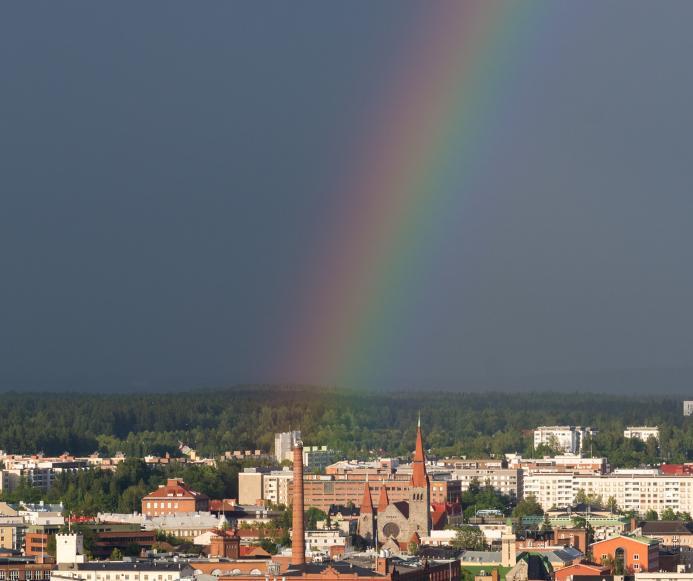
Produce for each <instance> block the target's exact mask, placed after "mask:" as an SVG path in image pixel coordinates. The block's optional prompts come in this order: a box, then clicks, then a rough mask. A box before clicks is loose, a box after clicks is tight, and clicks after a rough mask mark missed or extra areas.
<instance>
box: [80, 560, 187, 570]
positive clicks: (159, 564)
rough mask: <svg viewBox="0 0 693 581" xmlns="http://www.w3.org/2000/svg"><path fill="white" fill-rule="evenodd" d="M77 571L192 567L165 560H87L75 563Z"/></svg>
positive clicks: (183, 568)
mask: <svg viewBox="0 0 693 581" xmlns="http://www.w3.org/2000/svg"><path fill="white" fill-rule="evenodd" d="M76 567H77V570H78V571H103V570H106V571H183V570H185V569H192V567H190V565H188V564H187V563H171V562H165V561H87V562H86V563H77V564H76Z"/></svg>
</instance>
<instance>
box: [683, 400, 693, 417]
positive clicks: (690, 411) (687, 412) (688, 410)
mask: <svg viewBox="0 0 693 581" xmlns="http://www.w3.org/2000/svg"><path fill="white" fill-rule="evenodd" d="M683 415H684V416H693V400H690V399H689V400H686V401H684V402H683Z"/></svg>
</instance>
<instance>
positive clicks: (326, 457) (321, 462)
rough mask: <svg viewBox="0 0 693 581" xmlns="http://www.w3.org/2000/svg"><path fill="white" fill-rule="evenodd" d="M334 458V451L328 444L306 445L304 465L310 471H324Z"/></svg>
mask: <svg viewBox="0 0 693 581" xmlns="http://www.w3.org/2000/svg"><path fill="white" fill-rule="evenodd" d="M333 460H334V452H333V451H332V450H328V449H327V446H304V447H303V467H304V469H305V470H307V471H309V472H313V471H320V472H322V471H324V470H325V468H327V466H329V465H330V464H331V463H332V461H333Z"/></svg>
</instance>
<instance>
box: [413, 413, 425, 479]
mask: <svg viewBox="0 0 693 581" xmlns="http://www.w3.org/2000/svg"><path fill="white" fill-rule="evenodd" d="M411 485H412V486H414V487H416V488H425V487H427V486H428V474H427V473H426V455H425V454H424V448H423V436H422V435H421V418H419V425H418V426H417V427H416V449H415V450H414V460H413V461H412V473H411Z"/></svg>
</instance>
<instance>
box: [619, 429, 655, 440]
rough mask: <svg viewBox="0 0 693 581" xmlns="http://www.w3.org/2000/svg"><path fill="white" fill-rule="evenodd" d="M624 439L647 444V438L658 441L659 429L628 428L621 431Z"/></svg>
mask: <svg viewBox="0 0 693 581" xmlns="http://www.w3.org/2000/svg"><path fill="white" fill-rule="evenodd" d="M623 437H624V438H633V439H636V440H642V441H643V442H647V440H648V439H649V438H654V439H655V440H658V441H659V428H658V427H656V426H654V427H652V426H629V427H627V428H626V429H625V430H623Z"/></svg>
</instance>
